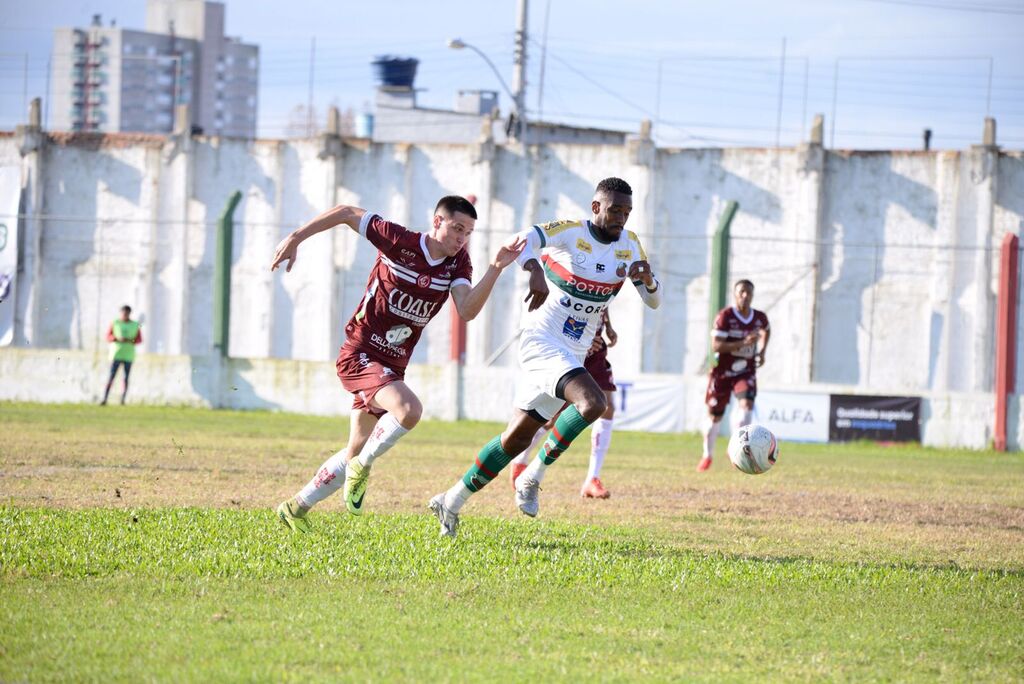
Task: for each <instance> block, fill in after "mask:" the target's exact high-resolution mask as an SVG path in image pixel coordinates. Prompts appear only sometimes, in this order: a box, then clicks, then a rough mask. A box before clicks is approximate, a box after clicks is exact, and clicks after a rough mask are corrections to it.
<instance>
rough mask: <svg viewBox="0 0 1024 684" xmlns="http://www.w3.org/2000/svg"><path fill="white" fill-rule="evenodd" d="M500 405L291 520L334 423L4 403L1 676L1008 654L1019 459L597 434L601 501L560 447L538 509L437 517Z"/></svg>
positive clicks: (890, 675)
mask: <svg viewBox="0 0 1024 684" xmlns="http://www.w3.org/2000/svg"><path fill="white" fill-rule="evenodd" d="M498 429H499V426H496V425H493V424H481V423H460V424H456V425H451V424H444V423H424V424H423V425H421V426H419V427H417V429H416V430H415V431H414V432H413V433H412V434H411V435H410V436H409V437H408V438H407V439H406V440H405V441H403V442H402V444H401V445H400V446H399V447H398V448H396V449H395V451H394V452H392V453H389V454H388V455H387V456H385V457H384V459H382V460H381V461H380V462H379V464H378V466H375V472H374V480H372V481H371V485H370V487H371V488H370V490H369V494H368V504H367V505H368V506H370V507H371V512H370V513H369V514H367V515H365V516H363V517H362V518H356V517H353V516H348V515H346V514H344V513H342V512H341V510H342V509H343V503H341V502H340V501H333V502H327V503H325V505H324V506H323V507H321V508H322V510H321V509H318V510H317V511H316V512H315V513H314V515H313V517H312V518H311V519H312V520H313V524H314V526H315V528H314V533H313V534H311V535H302V536H300V535H292V534H286V533H285V530H284V528H283V527H281V526H280V525H279V523H278V522H277V521H276V519H275V518H274V516H273V513H272V511H271V510H270V506H271V505H272V504H274V503H276V501H277V500H279V499H280V498H282V497H283V496H287V495H288V494H290V493H292V492H294V490H295V489H297V488H298V487H299V486H301V485H302V484H303V483H304V482H305V480H306V479H308V477H309V476H310V475H311V474H312V471H313V469H315V467H316V466H317V465H318V464H319V462H320V460H322V458H323V457H324V456H325V455H326V454H329V453H330V452H331V451H333V450H334V449H335V448H337V443H338V441H339V439H340V438H341V436H343V433H344V423H342V422H339V421H338V420H337V419H326V418H311V417H300V416H288V415H280V414H265V413H231V412H211V411H200V410H188V409H157V408H127V409H119V408H115V409H113V410H109V409H108V410H106V411H104V410H100V409H97V408H95V407H78V406H35V405H28V404H0V430H2V431H3V433H4V435H5V440H4V444H3V445H2V446H0V487H2V490H3V493H4V500H5V501H6V502H7V503H6V504H5V505H3V506H0V525H2V529H3V534H2V536H0V680H3V681H11V680H15V681H16V680H31V681H47V680H58V679H59V680H68V679H72V680H100V679H102V680H104V681H112V680H117V681H137V680H139V679H147V680H160V681H224V680H247V681H251V680H260V681H266V680H285V681H310V680H323V681H335V680H350V681H366V680H372V681H390V680H417V681H420V680H443V681H446V680H458V681H464V680H470V681H485V680H488V681H489V680H502V681H505V680H509V681H546V680H552V679H556V680H578V679H583V678H588V679H602V680H606V679H608V680H632V679H655V680H674V681H678V680H687V681H689V680H699V681H720V680H726V681H749V680H754V679H768V680H786V681H790V680H820V679H838V680H850V681H862V680H900V681H907V680H928V681H932V680H946V681H965V680H985V681H1020V680H1021V679H1022V678H1024V562H1022V558H1021V553H1022V552H1021V546H1022V545H1024V526H1022V524H1021V522H1022V519H1024V486H1022V485H1024V460H1022V458H1021V457H1020V455H1003V454H995V453H991V452H980V453H978V452H965V451H941V450H931V449H920V448H914V447H899V448H883V447H878V446H876V445H871V444H858V445H841V446H820V445H819V446H810V445H793V444H785V445H783V448H784V451H783V458H782V459H781V460H780V463H779V465H778V466H777V467H776V469H774V470H773V471H772V472H770V473H768V474H766V475H763V476H759V477H748V476H743V475H740V474H739V473H736V472H735V471H732V470H730V469H727V468H722V467H721V464H716V466H715V468H714V469H713V470H712V471H711V472H710V473H708V474H707V477H703V476H698V475H697V474H696V473H694V472H693V465H694V464H695V458H693V453H692V452H693V450H694V448H695V445H696V440H695V439H694V437H693V436H682V437H680V436H665V435H641V434H628V433H616V435H615V438H614V442H613V445H612V451H611V452H610V454H609V457H608V465H607V466H606V478H605V479H606V483H607V484H608V485H609V487H611V488H612V490H613V498H612V499H611V500H610V501H607V502H583V501H580V500H579V499H578V498H577V497H576V489H577V488H578V486H579V480H580V477H581V475H582V472H583V471H584V470H585V460H586V459H585V453H583V454H578V455H577V457H576V458H575V459H570V458H569V456H571V455H572V453H573V452H569V453H568V454H567V455H566V457H563V458H564V460H565V463H564V464H563V463H562V462H560V463H559V465H558V466H556V468H555V469H552V471H551V473H550V474H549V477H548V478H547V479H546V481H545V488H544V492H543V493H542V499H541V501H542V512H541V518H539V519H537V520H528V519H525V518H523V517H522V516H519V515H517V514H516V513H515V512H514V511H513V510H511V505H510V501H509V500H510V498H511V497H510V490H509V489H508V485H507V483H506V482H505V481H504V480H503V479H502V480H501V481H496V482H495V483H493V484H492V485H491V486H490V487H488V488H487V489H486V490H484V492H482V493H481V495H479V496H478V497H475V499H474V501H473V502H471V504H470V505H469V506H467V508H466V514H465V515H464V522H463V525H462V528H461V530H460V537H459V539H458V540H457V541H455V542H454V543H452V542H451V541H450V540H447V539H441V538H439V537H438V536H437V527H436V522H435V521H434V520H433V518H432V517H430V516H429V515H428V514H427V513H426V510H425V508H424V504H425V502H426V499H427V498H428V497H429V495H430V494H431V493H434V492H436V491H439V490H440V488H442V487H444V486H447V484H449V483H450V482H452V481H453V480H454V478H455V477H456V476H458V475H459V474H461V472H462V470H464V468H465V466H466V465H467V464H468V461H469V460H470V459H471V458H472V455H473V452H474V450H475V448H477V447H478V446H479V445H480V444H482V443H483V441H485V440H486V439H487V438H489V437H490V436H492V435H493V434H494V433H496V431H497V430H498ZM582 451H584V452H585V449H583V450H582ZM115 490H116V493H115ZM44 496H45V497H48V498H46V499H43V498H41V497H44ZM476 499H479V501H477V500H476Z"/></svg>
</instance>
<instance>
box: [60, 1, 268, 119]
mask: <svg viewBox="0 0 1024 684" xmlns="http://www.w3.org/2000/svg"><path fill="white" fill-rule="evenodd" d="M258 75H259V47H258V46H256V45H249V44H246V43H242V42H241V41H239V40H237V39H234V38H229V37H227V36H225V35H224V5H223V4H222V3H219V2H206V1H205V0H148V2H147V3H146V30H145V31H136V30H132V29H124V28H120V27H116V26H113V25H111V26H103V25H102V22H101V21H100V18H99V15H96V16H95V17H94V18H93V23H92V25H91V26H89V27H88V28H59V29H57V30H56V31H55V32H54V40H53V56H52V60H51V84H52V85H51V92H50V103H51V105H50V111H51V122H50V128H52V129H55V130H72V131H102V132H114V131H125V132H129V131H134V132H144V133H167V132H170V131H171V130H172V129H173V127H174V110H175V105H176V104H187V105H189V106H190V107H189V111H190V116H191V122H190V123H191V125H192V126H193V128H195V129H201V130H202V131H203V132H204V133H207V134H211V135H224V136H233V137H249V138H251V137H255V135H256V105H257V99H256V98H257V86H258Z"/></svg>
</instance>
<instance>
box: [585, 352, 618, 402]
mask: <svg viewBox="0 0 1024 684" xmlns="http://www.w3.org/2000/svg"><path fill="white" fill-rule="evenodd" d="M583 367H584V368H586V369H587V372H588V373H590V375H591V377H593V378H594V380H596V381H597V386H598V387H600V388H601V389H603V390H604V391H606V392H614V391H615V390H616V387H615V378H614V377H613V376H612V364H610V363H608V348H607V347H604V348H602V349H601V350H600V351H597V352H594V353H593V354H591V355H590V356H588V357H587V358H586V359H584V361H583Z"/></svg>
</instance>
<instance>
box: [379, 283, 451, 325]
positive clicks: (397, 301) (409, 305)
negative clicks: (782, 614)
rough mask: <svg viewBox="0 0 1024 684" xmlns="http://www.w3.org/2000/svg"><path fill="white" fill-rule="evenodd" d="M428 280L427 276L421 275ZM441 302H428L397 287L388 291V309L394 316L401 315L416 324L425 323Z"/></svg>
mask: <svg viewBox="0 0 1024 684" xmlns="http://www.w3.org/2000/svg"><path fill="white" fill-rule="evenodd" d="M421 277H425V278H427V280H428V281H429V280H430V277H429V276H421ZM440 306H441V302H428V301H426V300H424V299H420V298H419V297H414V296H413V295H411V294H409V293H408V292H402V291H401V290H399V289H398V288H397V287H396V288H395V289H393V290H391V292H389V293H388V310H389V311H390V312H391V313H393V314H395V315H396V316H401V317H402V318H405V319H407V320H410V321H412V322H413V323H415V324H416V325H420V326H423V325H426V324H427V323H429V322H430V319H431V318H432V317H433V315H434V314H435V313H437V310H438V308H439V307H440Z"/></svg>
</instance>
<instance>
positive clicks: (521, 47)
mask: <svg viewBox="0 0 1024 684" xmlns="http://www.w3.org/2000/svg"><path fill="white" fill-rule="evenodd" d="M528 4H529V0H519V1H518V10H519V11H518V14H519V18H518V21H517V22H516V46H515V55H514V57H513V70H512V94H513V95H514V96H515V101H516V102H515V107H516V116H518V117H519V121H517V122H516V128H517V129H518V130H520V131H522V132H524V133H525V132H526V40H527V37H526V27H527V6H528Z"/></svg>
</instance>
